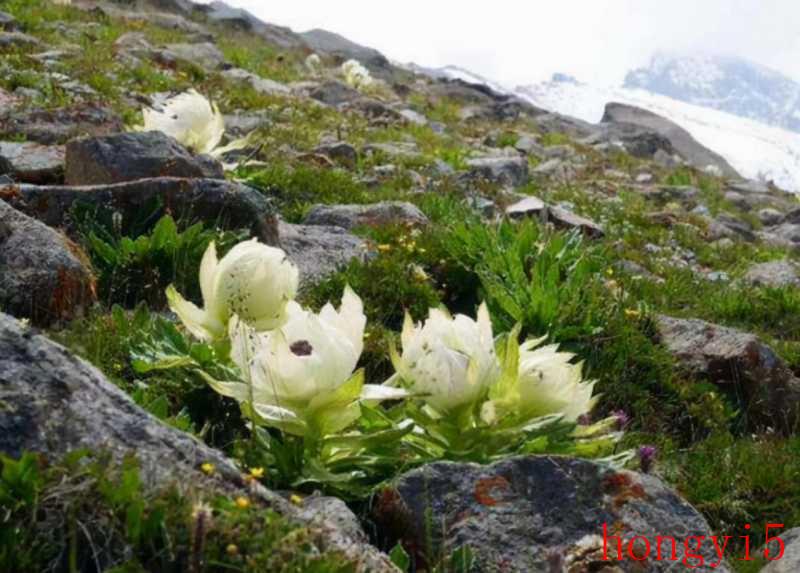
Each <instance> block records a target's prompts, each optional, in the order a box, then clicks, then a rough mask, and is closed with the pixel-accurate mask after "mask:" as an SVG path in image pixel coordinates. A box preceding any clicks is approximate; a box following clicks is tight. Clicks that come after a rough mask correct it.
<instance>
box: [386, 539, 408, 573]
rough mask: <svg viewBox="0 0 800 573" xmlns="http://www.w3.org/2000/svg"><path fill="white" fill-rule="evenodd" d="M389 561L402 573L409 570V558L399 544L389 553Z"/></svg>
mask: <svg viewBox="0 0 800 573" xmlns="http://www.w3.org/2000/svg"><path fill="white" fill-rule="evenodd" d="M389 560H390V561H391V562H392V563H393V564H394V565H395V567H397V568H398V569H400V571H403V572H404V573H407V572H408V571H409V569H410V568H411V557H410V556H409V555H408V553H407V552H406V550H405V549H404V548H403V546H402V545H401V544H400V543H398V544H397V545H395V546H394V547H393V548H392V550H391V551H390V552H389Z"/></svg>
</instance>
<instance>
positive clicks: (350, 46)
mask: <svg viewBox="0 0 800 573" xmlns="http://www.w3.org/2000/svg"><path fill="white" fill-rule="evenodd" d="M300 36H301V37H302V38H303V39H304V40H305V41H306V43H307V44H308V45H309V46H310V47H311V49H312V50H314V51H315V52H320V53H323V54H328V55H331V56H334V57H337V58H340V59H341V60H351V59H354V60H358V61H359V62H361V63H362V64H364V65H365V66H367V67H368V68H369V69H370V70H371V71H372V72H374V73H377V74H379V75H380V73H381V72H383V71H386V70H389V69H390V68H391V64H390V63H389V60H387V59H386V56H384V55H383V54H381V53H380V52H379V51H378V50H376V49H374V48H367V47H366V46H362V45H360V44H356V43H355V42H353V41H351V40H348V39H347V38H345V37H343V36H340V35H339V34H336V33H334V32H329V31H327V30H321V29H319V28H316V29H313V30H309V31H308V32H303V33H302V34H300Z"/></svg>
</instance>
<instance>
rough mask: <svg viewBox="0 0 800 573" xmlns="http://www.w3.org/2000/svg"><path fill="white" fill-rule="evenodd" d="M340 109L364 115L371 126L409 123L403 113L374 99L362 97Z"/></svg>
mask: <svg viewBox="0 0 800 573" xmlns="http://www.w3.org/2000/svg"><path fill="white" fill-rule="evenodd" d="M339 108H340V109H341V110H343V111H354V112H356V113H358V114H360V115H362V116H363V117H365V118H367V120H369V122H370V125H392V124H399V125H405V124H406V123H408V120H407V119H406V118H405V116H404V115H403V114H402V113H400V112H399V111H397V110H396V109H394V108H393V107H391V106H388V105H386V104H385V103H383V102H382V101H379V100H377V99H373V98H368V97H361V98H359V99H357V100H354V101H350V102H347V103H344V104H342V105H341V106H339Z"/></svg>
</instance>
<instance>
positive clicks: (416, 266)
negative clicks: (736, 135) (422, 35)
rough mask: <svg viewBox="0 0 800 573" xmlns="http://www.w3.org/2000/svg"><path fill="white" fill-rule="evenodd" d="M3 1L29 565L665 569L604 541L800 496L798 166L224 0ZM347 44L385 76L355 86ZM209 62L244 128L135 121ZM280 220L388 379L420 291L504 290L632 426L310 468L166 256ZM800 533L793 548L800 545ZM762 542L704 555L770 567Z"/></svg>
mask: <svg viewBox="0 0 800 573" xmlns="http://www.w3.org/2000/svg"><path fill="white" fill-rule="evenodd" d="M0 9H2V10H3V11H4V12H3V13H2V14H0V26H1V27H2V31H0V51H2V55H3V58H2V61H0V68H2V70H3V73H2V74H1V75H0V134H1V135H0V139H2V141H0V177H1V178H2V179H0V312H2V314H0V452H1V453H2V454H3V457H2V458H0V465H2V469H3V471H2V478H0V485H1V486H2V487H1V488H0V505H2V506H3V510H4V512H3V515H5V516H7V517H4V518H3V521H2V522H0V569H3V570H6V569H8V570H20V571H24V570H41V569H47V570H64V571H67V570H69V571H76V570H80V571H107V570H108V571H110V570H117V571H119V570H147V571H218V570H219V571H221V570H228V569H230V568H231V567H233V568H237V569H238V570H243V571H266V570H269V571H286V572H289V571H306V570H308V571H351V570H355V571H393V570H406V571H543V572H544V571H547V572H553V571H569V572H579V571H596V570H609V571H620V570H621V571H640V570H643V569H642V565H641V563H639V562H637V561H635V560H633V559H626V560H623V561H621V562H618V563H614V564H608V565H607V564H605V563H604V562H603V561H604V559H603V558H602V548H603V544H602V534H603V529H602V525H603V523H604V522H605V523H607V524H613V528H614V530H613V531H614V534H615V535H618V536H619V537H620V542H621V543H626V544H628V545H629V546H630V547H632V548H633V551H634V553H636V552H637V551H639V550H641V546H640V545H637V542H636V540H635V539H634V538H636V537H637V536H638V538H639V539H640V540H641V539H642V537H646V538H651V539H652V538H654V537H655V536H656V535H670V534H674V535H676V536H684V537H685V536H686V535H689V534H691V535H700V536H706V537H707V538H710V536H711V535H731V536H737V535H739V534H741V533H742V528H743V526H744V524H745V523H753V524H762V523H767V522H776V523H783V524H785V526H786V528H787V529H788V528H789V527H796V526H798V525H800V515H798V514H797V510H796V508H797V503H798V501H799V500H800V487H799V486H798V484H797V479H796V477H797V475H798V472H800V462H798V459H799V458H798V456H797V452H798V451H799V448H800V441H799V440H798V438H797V437H796V435H795V432H796V429H797V427H798V420H797V414H798V407H800V378H798V375H800V321H799V320H800V319H798V317H800V290H799V289H798V284H800V278H799V277H800V267H799V266H798V264H799V263H798V258H800V208H798V205H797V201H796V199H795V197H794V196H792V195H790V194H788V193H786V192H784V191H781V190H780V189H778V188H777V187H775V186H772V185H768V184H765V183H761V182H757V181H752V180H748V179H746V178H744V177H742V175H746V173H741V174H740V173H739V172H738V171H740V170H739V169H738V166H737V165H736V164H735V163H734V165H733V167H731V166H730V165H728V163H727V162H726V161H725V160H724V159H722V158H721V157H720V156H719V155H717V154H716V153H715V151H716V150H713V149H708V147H707V145H704V143H705V142H704V141H703V140H702V139H700V138H698V140H695V139H694V138H692V137H691V135H689V134H688V133H686V131H684V130H682V129H680V128H679V127H678V126H676V125H675V124H674V123H672V122H670V121H669V120H667V119H665V118H663V117H659V116H657V115H654V114H652V113H650V112H647V111H644V110H640V109H636V108H631V107H625V106H609V107H608V109H606V113H605V117H604V119H603V121H602V122H596V123H592V122H588V121H583V120H581V119H575V118H572V117H568V116H565V115H561V114H559V113H555V112H551V111H548V110H547V109H544V108H543V107H538V106H535V105H533V104H531V103H529V101H527V100H525V99H522V98H520V97H517V96H515V95H513V94H509V93H504V92H500V91H497V90H496V89H493V88H492V87H491V86H487V85H483V84H476V83H473V82H471V81H465V79H463V78H462V79H453V78H452V77H449V76H448V77H431V75H430V74H427V73H422V74H420V73H417V72H418V71H419V70H413V69H411V70H409V69H406V68H404V67H399V66H396V65H394V64H392V63H391V62H389V61H388V60H387V59H386V58H384V57H383V56H382V55H381V54H379V53H378V52H376V51H375V50H371V49H369V48H366V47H363V46H358V45H356V44H353V43H351V42H349V41H348V40H346V39H344V38H341V37H340V36H337V35H336V34H333V33H330V32H326V31H320V30H317V31H313V32H309V33H306V34H296V33H294V32H292V31H291V30H288V29H286V28H282V27H280V26H279V25H277V23H265V22H261V21H260V20H258V19H256V18H254V17H253V16H252V15H250V14H248V13H246V12H243V11H240V10H238V9H235V8H231V7H229V6H227V5H225V4H223V3H219V2H214V3H212V4H210V5H202V6H201V5H194V4H192V3H191V2H188V1H186V0H151V1H149V2H144V1H140V2H136V3H121V2H90V1H80V0H75V1H74V2H73V3H72V5H71V6H60V5H55V4H54V3H51V2H49V1H47V0H32V1H29V0H6V1H5V2H3V3H0ZM312 54H316V55H317V56H318V60H317V61H316V62H315V60H314V59H313V58H312V59H311V60H309V59H308V58H309V56H310V55H312ZM350 58H356V59H359V60H361V63H362V64H363V65H364V66H366V68H367V69H369V70H370V72H371V76H372V77H373V81H372V82H371V83H369V84H368V85H367V84H363V83H362V84H357V83H353V82H351V83H349V84H348V83H347V78H346V76H345V74H344V73H343V72H342V70H341V67H340V66H341V64H342V63H343V61H345V60H347V59H350ZM189 89H196V90H198V91H199V92H201V93H203V94H205V95H207V96H208V97H209V98H211V99H212V100H213V101H214V102H216V103H217V104H218V105H219V108H220V110H221V112H222V114H223V115H224V122H225V127H226V136H225V140H224V141H223V142H222V143H228V142H230V141H232V140H236V139H237V138H240V137H242V136H245V135H247V136H248V137H247V142H246V144H244V145H243V146H237V147H243V148H239V149H235V150H230V151H228V152H224V153H219V154H218V155H217V156H216V157H214V156H212V155H213V152H214V149H211V150H210V151H211V155H209V154H198V153H196V152H195V151H192V150H191V149H188V148H187V147H185V146H184V145H182V144H181V143H179V142H178V141H176V140H175V139H173V138H171V137H169V136H167V135H165V134H163V133H161V132H156V131H150V132H145V131H137V130H135V129H133V128H134V126H136V125H138V124H140V123H141V121H142V107H143V106H156V107H157V106H158V105H160V104H162V103H163V102H164V101H165V100H167V98H168V97H169V96H170V95H172V94H174V93H180V92H185V91H187V90H189ZM597 119H599V118H597ZM250 237H255V238H257V239H258V240H259V241H261V242H263V243H266V244H270V245H276V246H277V245H279V246H281V247H283V248H284V249H285V251H286V253H287V255H288V257H289V258H290V259H291V260H292V261H294V262H295V263H296V264H297V266H298V267H299V269H300V272H301V277H300V278H301V287H300V291H301V294H300V300H301V302H302V303H303V304H305V305H308V306H310V307H312V308H320V307H321V306H322V305H323V304H324V303H326V302H327V301H329V300H336V301H338V300H339V298H340V297H341V296H342V292H343V289H344V287H345V285H349V286H351V287H352V288H353V289H354V290H355V291H356V292H357V293H358V294H359V295H360V296H361V298H362V300H363V302H364V311H365V313H366V316H367V319H368V328H367V336H366V338H365V349H364V352H363V354H362V357H361V362H360V365H361V366H363V367H364V371H365V376H366V379H367V382H369V383H371V384H380V383H382V382H383V381H384V380H385V379H386V377H387V376H388V374H389V373H391V368H392V367H391V363H390V357H389V354H390V353H389V351H388V343H387V341H389V340H394V338H396V337H397V335H398V331H399V330H400V329H401V328H402V324H403V316H404V313H405V312H406V311H408V312H409V313H410V314H411V315H412V316H413V317H414V318H415V319H421V318H423V317H424V315H425V314H426V313H427V310H428V308H429V307H437V306H440V305H444V306H446V307H447V308H449V309H450V310H451V311H452V312H462V313H465V314H468V315H470V316H474V314H475V309H476V307H477V305H478V303H479V302H480V301H486V302H487V304H488V307H489V309H490V311H491V313H492V317H493V319H494V324H493V326H494V328H495V332H496V333H504V332H508V331H510V330H512V329H513V328H514V326H515V325H519V328H520V329H521V330H522V331H523V332H524V333H525V334H526V335H529V336H545V335H547V336H549V338H550V340H551V341H552V342H556V343H559V344H561V345H562V347H564V348H566V349H568V350H569V351H570V352H574V353H575V354H576V355H577V356H578V357H579V359H580V360H581V361H583V362H585V368H586V371H587V376H589V377H591V378H592V379H594V380H597V385H596V389H597V390H598V391H599V392H600V393H601V398H600V401H599V404H598V405H597V407H596V408H595V411H594V412H593V413H592V416H591V420H588V419H584V420H581V424H582V425H580V426H578V427H577V428H578V429H576V430H575V431H576V432H579V431H580V428H584V429H586V428H592V427H593V426H588V425H587V424H588V423H589V422H590V421H598V420H603V419H612V420H616V422H615V423H616V424H618V425H619V426H620V427H621V428H622V429H624V430H625V431H626V434H625V436H624V437H623V438H622V441H621V442H620V443H619V444H617V445H616V446H614V447H613V448H612V452H611V453H613V454H615V455H614V456H611V457H610V458H607V459H591V458H597V457H598V455H599V454H598V453H597V452H594V451H592V450H590V449H589V448H588V446H587V447H585V448H584V450H583V451H582V452H579V453H581V455H584V456H585V457H586V458H587V459H583V458H581V457H574V455H571V456H566V455H559V454H563V452H561V451H557V450H553V449H552V448H549V446H551V445H553V444H556V445H557V444H558V440H557V439H556V438H555V437H553V436H551V437H545V438H543V439H541V440H539V441H538V442H530V443H528V444H527V447H526V448H525V449H523V450H521V451H515V452H512V453H513V454H515V455H513V456H512V455H510V454H509V453H508V452H507V453H506V454H505V455H502V456H496V457H492V458H491V459H480V460H473V459H470V458H469V457H466V458H460V459H455V460H454V459H450V460H449V461H447V460H440V461H434V462H432V463H421V462H420V463H415V462H414V461H413V460H412V459H411V458H397V459H391V460H389V462H388V463H387V462H385V461H381V460H382V458H380V457H374V458H369V457H368V456H367V454H366V453H364V455H363V457H362V458H360V459H361V463H362V465H361V466H357V467H356V468H355V470H353V468H348V469H349V473H346V472H345V471H341V472H340V473H333V471H332V470H330V471H329V468H318V467H312V468H310V470H309V468H305V471H306V472H309V471H310V472H311V473H302V472H300V473H298V470H297V467H296V465H297V464H298V463H299V464H301V465H302V463H303V462H302V460H301V461H300V462H298V456H299V457H300V458H302V451H301V453H300V454H298V452H297V450H291V449H290V448H291V447H292V446H291V445H292V444H296V442H294V441H292V440H283V439H282V438H281V437H280V436H279V435H278V433H277V432H276V433H268V432H266V431H263V432H252V433H251V431H250V430H251V428H250V427H249V424H248V423H247V421H246V420H245V419H244V418H243V417H242V416H241V412H240V411H239V410H238V408H236V407H235V406H236V405H235V404H234V403H233V402H232V401H231V400H228V399H226V398H222V397H221V396H219V395H217V394H215V393H214V392H213V391H212V390H211V388H210V387H209V386H208V385H207V383H206V380H205V379H204V378H202V377H201V376H198V374H197V371H198V370H208V371H211V372H213V373H214V374H215V375H217V376H218V377H219V379H225V378H222V376H230V375H232V373H231V371H230V370H225V369H224V368H222V367H220V366H219V365H218V364H215V356H217V353H218V352H223V351H222V350H220V349H216V348H214V347H212V346H210V345H205V344H202V343H200V342H198V341H193V340H192V339H191V338H190V337H188V336H187V335H186V332H185V331H184V329H183V327H182V326H181V325H180V324H179V322H178V321H176V320H175V317H174V316H173V315H172V314H171V313H169V312H168V311H167V305H166V301H165V296H164V291H165V289H166V287H167V286H168V285H170V284H174V285H176V286H177V288H178V289H179V290H180V292H182V293H187V296H188V297H190V298H192V299H193V300H195V301H199V300H200V295H201V292H200V290H201V289H200V285H199V284H198V278H197V273H198V267H199V266H200V259H201V257H202V255H203V252H204V251H205V249H206V246H207V245H208V244H209V242H210V241H212V240H214V241H216V243H217V245H218V247H219V248H220V250H223V249H228V248H230V246H231V245H232V244H234V243H235V242H237V241H239V240H242V239H246V238H250ZM370 412H371V414H370V417H369V423H370V424H373V425H375V426H376V427H384V426H382V424H389V426H388V427H390V428H391V429H390V430H387V433H384V434H381V435H380V436H381V439H380V440H376V443H375V444H367V445H365V446H364V451H365V452H369V451H370V450H369V448H370V447H372V448H375V449H376V450H378V451H380V448H381V447H383V446H385V445H386V443H385V442H387V441H388V440H389V438H388V436H389V435H393V432H397V433H401V432H402V431H404V430H403V428H399V429H398V428H394V427H392V426H391V422H392V416H393V412H394V410H393V407H392V405H389V406H387V407H386V408H376V409H375V410H374V411H373V410H370ZM612 414H613V415H612ZM609 415H612V416H611V418H607V416H609ZM585 431H588V430H585ZM551 438H552V440H553V441H552V444H551V443H550V439H551ZM265 443H267V446H265ZM275 443H279V444H281V445H282V446H284V447H285V448H286V449H283V450H268V451H269V455H265V454H263V451H264V450H262V449H260V448H265V447H268V446H269V447H276V446H275ZM581 443H583V442H581ZM270 444H271V445H270ZM340 447H341V446H340ZM553 447H554V446H553ZM276 451H277V452H279V453H276ZM626 452H631V453H632V454H634V455H624V454H625V453H626ZM362 453H363V452H362ZM537 454H539V455H537ZM573 454H574V452H573ZM445 457H446V456H445ZM454 457H456V456H454ZM622 463H627V464H628V468H627V469H624V468H621V467H619V465H620V464H622ZM339 469H340V468H339ZM342 484H345V485H342ZM345 502H346V503H345ZM30 515H37V516H39V517H41V519H37V521H36V522H35V523H31V522H30V519H29V518H30ZM9 524H10V525H9ZM759 527H760V525H759ZM757 533H758V535H759V536H761V537H760V538H759V539H756V538H755V537H754V540H753V542H752V547H760V546H761V544H762V543H763V541H764V539H763V530H762V531H759V532H757ZM754 535H755V534H754ZM787 535H788V534H787ZM786 539H787V551H790V554H787V558H786V561H784V562H782V563H779V562H773V563H772V564H770V565H769V566H768V568H767V569H765V570H767V571H781V570H790V569H776V566H779V565H784V564H790V563H792V562H793V561H790V558H791V559H795V560H796V557H797V556H796V552H797V550H798V547H797V543H794V542H792V543H791V544H789V541H790V540H794V537H793V536H787V538H786ZM744 551H745V547H744V545H743V544H742V543H741V542H738V541H737V542H736V543H735V544H733V542H732V545H731V547H730V548H729V549H728V550H727V552H726V553H725V554H724V555H723V556H721V557H719V556H718V555H717V554H716V553H715V551H714V548H713V545H710V544H708V545H706V546H703V547H702V548H700V549H698V554H696V555H695V556H694V557H691V556H689V557H688V558H689V559H694V562H695V564H696V565H697V569H698V570H701V571H711V570H716V571H726V570H727V571H733V570H741V571H754V570H758V568H759V567H760V566H761V565H762V564H764V562H763V560H759V561H748V560H744V561H741V560H740V558H742V557H743V556H744V555H745V553H744ZM687 553H688V549H687V548H686V547H685V546H684V547H682V548H681V553H680V555H681V557H682V558H684V559H686V558H687ZM759 555H761V553H759ZM676 559H677V558H676ZM3 560H5V562H3ZM671 565H674V564H670V563H662V562H657V561H653V560H651V561H649V562H648V564H647V565H646V569H645V570H650V571H661V570H665V571H666V570H669V567H670V566H671ZM123 567H128V568H130V569H121V568H123ZM115 568H116V569H115ZM137 568H138V569H137ZM601 568H602V569H601Z"/></svg>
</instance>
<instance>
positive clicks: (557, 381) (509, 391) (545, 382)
mask: <svg viewBox="0 0 800 573" xmlns="http://www.w3.org/2000/svg"><path fill="white" fill-rule="evenodd" d="M543 340H544V339H543V338H540V339H535V340H534V339H532V340H528V341H526V342H523V343H522V344H520V345H519V347H518V349H517V351H516V352H514V351H510V352H509V351H506V358H509V357H510V358H511V359H510V360H508V362H507V363H506V365H507V367H508V368H509V369H512V370H513V371H512V372H508V373H504V376H503V379H502V380H501V382H500V383H499V384H498V385H497V386H495V387H494V388H492V390H491V392H490V398H491V400H490V401H489V402H487V403H486V404H484V408H483V412H482V417H483V418H484V421H486V422H487V423H495V422H497V421H501V420H502V419H503V417H504V416H505V415H511V416H513V417H514V419H515V420H517V421H520V422H525V421H528V420H531V419H533V418H537V417H540V416H547V415H552V414H557V415H561V416H562V419H563V420H565V421H568V422H575V421H577V420H578V418H579V417H580V416H581V415H583V414H587V413H588V412H589V411H591V409H592V408H593V407H594V405H595V403H596V402H597V400H598V397H597V396H592V391H593V389H594V384H595V383H594V382H593V381H584V380H583V376H582V364H581V363H577V364H574V363H573V362H572V361H573V359H574V358H575V355H574V354H570V353H567V352H559V351H558V345H557V344H550V345H547V346H542V347H539V345H540V344H541V343H542V341H543ZM509 344H510V345H511V344H513V345H517V342H516V331H515V332H513V333H512V334H511V338H510V339H509Z"/></svg>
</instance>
